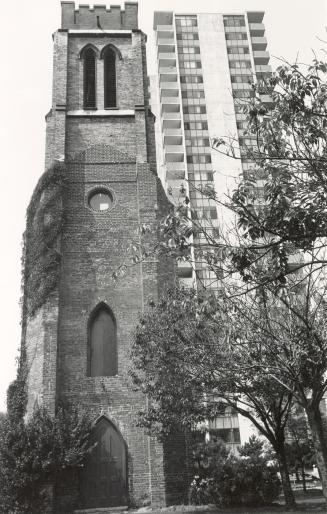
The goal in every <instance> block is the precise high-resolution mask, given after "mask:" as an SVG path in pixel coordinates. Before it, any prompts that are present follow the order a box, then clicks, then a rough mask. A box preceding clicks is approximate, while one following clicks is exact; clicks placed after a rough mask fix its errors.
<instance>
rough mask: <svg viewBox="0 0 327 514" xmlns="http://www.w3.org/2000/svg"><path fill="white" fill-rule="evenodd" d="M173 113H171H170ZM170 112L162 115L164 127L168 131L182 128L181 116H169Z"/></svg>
mask: <svg viewBox="0 0 327 514" xmlns="http://www.w3.org/2000/svg"><path fill="white" fill-rule="evenodd" d="M170 114H171V113H170ZM168 115H169V113H165V115H163V116H162V129H163V130H164V132H165V133H166V132H167V131H168V130H176V129H179V130H182V128H181V127H182V121H181V117H180V116H179V118H175V119H173V118H169V117H168Z"/></svg>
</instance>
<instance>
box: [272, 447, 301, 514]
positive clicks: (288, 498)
mask: <svg viewBox="0 0 327 514" xmlns="http://www.w3.org/2000/svg"><path fill="white" fill-rule="evenodd" d="M276 453H277V459H278V463H279V470H280V476H281V479H282V487H283V492H284V498H285V503H286V507H287V508H288V509H293V508H294V507H296V503H295V498H294V494H293V490H292V486H291V481H290V477H289V471H288V465H287V460H286V455H285V449H284V447H281V448H279V450H278V452H276Z"/></svg>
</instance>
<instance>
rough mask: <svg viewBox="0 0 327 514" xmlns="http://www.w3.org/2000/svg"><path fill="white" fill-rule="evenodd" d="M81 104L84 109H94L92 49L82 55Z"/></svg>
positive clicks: (94, 81) (94, 59) (94, 65)
mask: <svg viewBox="0 0 327 514" xmlns="http://www.w3.org/2000/svg"><path fill="white" fill-rule="evenodd" d="M83 61H84V77H83V104H84V109H95V108H96V94H95V91H96V55H95V52H94V50H93V49H92V48H87V49H86V50H85V52H84V55H83Z"/></svg>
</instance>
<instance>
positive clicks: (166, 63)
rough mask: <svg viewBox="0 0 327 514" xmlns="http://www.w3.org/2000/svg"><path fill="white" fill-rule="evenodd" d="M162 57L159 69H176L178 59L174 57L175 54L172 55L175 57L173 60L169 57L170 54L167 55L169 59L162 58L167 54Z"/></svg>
mask: <svg viewBox="0 0 327 514" xmlns="http://www.w3.org/2000/svg"><path fill="white" fill-rule="evenodd" d="M160 55H161V58H160V59H159V69H162V68H170V67H174V68H176V57H175V56H174V54H172V55H173V56H174V57H173V58H171V57H169V55H170V54H166V55H167V57H162V56H163V55H165V54H160Z"/></svg>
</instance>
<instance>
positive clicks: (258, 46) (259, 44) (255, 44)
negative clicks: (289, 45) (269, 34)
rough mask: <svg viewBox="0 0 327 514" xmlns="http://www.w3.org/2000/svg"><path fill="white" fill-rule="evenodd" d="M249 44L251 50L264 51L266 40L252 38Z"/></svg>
mask: <svg viewBox="0 0 327 514" xmlns="http://www.w3.org/2000/svg"><path fill="white" fill-rule="evenodd" d="M251 43H252V48H253V50H266V48H267V38H265V37H264V36H262V37H252V38H251Z"/></svg>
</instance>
